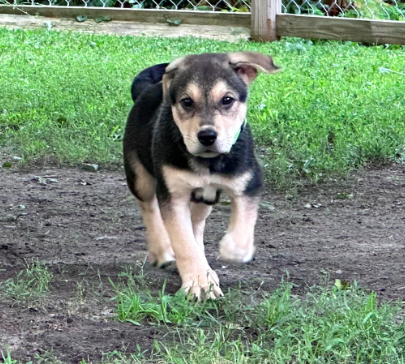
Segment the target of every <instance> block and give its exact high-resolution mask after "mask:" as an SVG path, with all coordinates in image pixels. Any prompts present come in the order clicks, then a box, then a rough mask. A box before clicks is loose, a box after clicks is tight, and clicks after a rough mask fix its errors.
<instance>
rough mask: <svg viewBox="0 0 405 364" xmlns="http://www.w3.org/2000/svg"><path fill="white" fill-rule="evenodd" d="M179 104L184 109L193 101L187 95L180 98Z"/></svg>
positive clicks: (189, 106)
mask: <svg viewBox="0 0 405 364" xmlns="http://www.w3.org/2000/svg"><path fill="white" fill-rule="evenodd" d="M180 103H181V106H183V108H185V109H189V108H191V107H192V106H193V105H194V101H193V100H192V99H190V98H189V97H185V98H184V99H181V100H180Z"/></svg>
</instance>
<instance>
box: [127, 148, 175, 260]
mask: <svg viewBox="0 0 405 364" xmlns="http://www.w3.org/2000/svg"><path fill="white" fill-rule="evenodd" d="M127 157H128V160H129V163H130V165H131V168H132V170H133V171H134V173H135V185H134V188H135V190H136V192H137V194H138V195H139V197H140V198H141V199H142V201H139V200H138V203H139V206H140V208H141V211H142V219H143V223H144V224H145V227H146V237H147V242H148V251H149V261H150V262H151V263H154V264H156V265H157V266H161V265H164V264H166V263H168V262H171V261H174V253H173V249H172V247H171V243H170V239H169V235H168V234H167V231H166V228H165V226H164V224H163V220H162V216H161V214H160V209H159V205H158V202H157V198H156V193H155V188H156V180H155V178H154V177H152V176H151V175H150V174H149V172H148V171H147V170H146V169H145V167H144V166H143V165H142V164H141V163H140V162H139V160H138V157H137V155H136V153H132V154H131V155H128V156H127Z"/></svg>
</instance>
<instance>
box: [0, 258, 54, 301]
mask: <svg viewBox="0 0 405 364" xmlns="http://www.w3.org/2000/svg"><path fill="white" fill-rule="evenodd" d="M51 280H52V273H51V272H50V271H49V270H48V267H47V266H46V265H45V264H44V263H42V262H39V261H36V262H35V261H34V262H32V263H26V268H25V269H24V270H21V271H20V272H19V273H18V274H17V276H16V277H15V278H9V279H7V280H6V281H5V282H3V283H2V284H1V285H0V293H2V294H3V295H4V296H5V297H7V298H12V299H14V300H17V301H33V300H35V299H38V298H41V297H43V296H45V295H46V293H47V292H48V291H49V283H50V282H51Z"/></svg>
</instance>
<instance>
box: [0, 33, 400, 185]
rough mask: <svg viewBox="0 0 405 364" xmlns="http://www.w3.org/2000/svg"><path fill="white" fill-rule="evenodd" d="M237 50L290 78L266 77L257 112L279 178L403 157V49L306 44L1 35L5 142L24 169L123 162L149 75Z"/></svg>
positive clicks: (269, 163)
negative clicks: (135, 94) (47, 163)
mask: <svg viewBox="0 0 405 364" xmlns="http://www.w3.org/2000/svg"><path fill="white" fill-rule="evenodd" d="M236 50H252V51H258V52H263V53H267V54H271V55H273V57H274V59H275V62H276V64H278V65H280V66H282V67H283V69H284V71H283V72H281V73H279V74H277V75H269V76H268V75H260V76H259V78H258V79H257V80H256V82H255V83H254V84H253V86H252V88H251V94H250V106H249V112H248V120H249V122H250V124H251V125H252V128H253V131H254V135H255V138H256V140H257V142H258V144H259V145H260V146H261V147H262V148H261V151H262V152H261V154H263V155H262V157H263V159H264V164H265V167H266V170H267V171H268V175H270V176H271V178H272V179H273V181H276V182H278V183H280V184H282V183H283V181H285V180H286V179H290V177H294V176H299V175H305V176H309V177H310V178H312V179H313V180H322V179H323V178H325V176H331V175H334V174H339V175H342V174H344V173H346V172H347V171H348V170H350V169H352V168H356V167H359V166H362V165H364V164H366V163H370V162H374V161H379V162H381V161H383V162H386V161H393V160H398V161H404V160H405V118H404V110H405V96H404V92H403V83H404V78H405V67H404V64H405V63H404V58H405V50H404V48H403V47H397V46H390V47H381V46H380V47H364V46H361V45H358V44H356V43H351V42H345V43H340V42H316V43H313V42H311V41H303V40H299V39H286V40H283V41H281V42H276V43H268V44H259V43H249V42H241V43H227V42H218V41H213V40H206V39H204V40H203V39H196V38H181V39H167V38H148V37H138V38H132V37H115V36H101V35H97V36H96V35H87V34H77V33H66V32H55V31H46V30H35V31H20V30H18V31H9V30H5V29H0V63H1V68H0V100H1V101H0V128H1V129H0V145H2V146H5V147H8V148H10V147H11V148H13V151H14V155H15V156H18V157H21V158H23V160H24V161H30V160H35V159H38V158H44V157H46V158H51V159H53V160H57V161H58V162H62V163H69V164H78V163H81V162H94V163H101V164H111V163H113V164H116V163H121V138H122V134H123V128H124V125H125V120H126V117H127V114H128V111H129V109H130V107H131V104H132V102H131V98H130V91H129V89H130V85H131V82H132V79H133V78H134V76H135V75H136V74H137V73H138V72H139V71H141V70H142V69H144V68H145V67H148V66H150V65H153V64H156V63H159V62H168V61H170V60H172V59H174V58H176V57H180V56H183V55H185V54H189V53H201V52H226V51H236ZM11 158H12V156H11V157H10V162H12V163H14V161H13V160H12V159H11Z"/></svg>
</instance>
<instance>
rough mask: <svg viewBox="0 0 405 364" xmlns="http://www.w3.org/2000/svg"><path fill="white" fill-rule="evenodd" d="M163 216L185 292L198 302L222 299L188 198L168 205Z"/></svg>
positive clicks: (174, 200)
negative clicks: (194, 226)
mask: <svg viewBox="0 0 405 364" xmlns="http://www.w3.org/2000/svg"><path fill="white" fill-rule="evenodd" d="M161 213H162V217H163V221H164V223H165V226H166V229H167V232H168V233H169V236H170V240H171V242H172V247H173V250H174V254H175V256H176V263H177V268H178V270H179V273H180V276H181V279H182V289H184V290H185V292H186V293H190V294H191V295H193V296H195V297H196V298H197V299H207V298H211V299H215V298H217V297H219V296H222V295H223V294H222V291H221V289H220V288H219V281H218V276H217V274H216V273H215V272H214V271H213V270H212V269H211V267H210V266H209V265H208V262H207V259H206V257H205V254H204V249H203V248H202V247H201V245H200V243H198V242H197V241H196V238H195V236H194V231H193V225H192V222H191V212H190V200H189V197H188V196H187V198H176V199H173V198H172V199H170V201H165V202H164V203H162V204H161Z"/></svg>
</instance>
